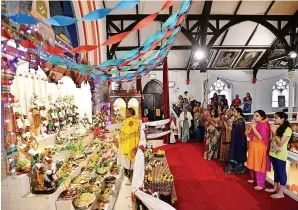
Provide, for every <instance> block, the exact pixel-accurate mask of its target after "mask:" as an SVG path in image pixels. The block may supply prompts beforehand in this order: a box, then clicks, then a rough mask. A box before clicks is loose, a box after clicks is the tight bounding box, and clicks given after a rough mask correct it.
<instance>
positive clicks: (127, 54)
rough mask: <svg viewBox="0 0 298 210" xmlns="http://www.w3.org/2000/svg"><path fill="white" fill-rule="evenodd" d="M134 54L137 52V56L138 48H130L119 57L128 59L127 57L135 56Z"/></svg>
mask: <svg viewBox="0 0 298 210" xmlns="http://www.w3.org/2000/svg"><path fill="white" fill-rule="evenodd" d="M136 54H137V56H138V55H139V48H136V49H133V50H130V51H128V52H126V53H125V54H123V55H122V56H120V58H121V59H128V58H129V57H132V56H135V55H136ZM137 56H136V57H137Z"/></svg>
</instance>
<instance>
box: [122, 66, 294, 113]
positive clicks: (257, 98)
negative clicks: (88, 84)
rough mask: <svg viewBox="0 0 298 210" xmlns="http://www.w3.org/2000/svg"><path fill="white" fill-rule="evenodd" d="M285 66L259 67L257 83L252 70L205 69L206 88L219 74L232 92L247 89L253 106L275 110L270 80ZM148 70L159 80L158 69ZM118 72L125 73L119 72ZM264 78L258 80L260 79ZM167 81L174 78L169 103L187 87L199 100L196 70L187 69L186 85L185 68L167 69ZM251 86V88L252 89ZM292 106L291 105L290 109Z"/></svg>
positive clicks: (242, 93)
mask: <svg viewBox="0 0 298 210" xmlns="http://www.w3.org/2000/svg"><path fill="white" fill-rule="evenodd" d="M287 72H288V71H287V70H260V71H259V73H258V76H257V79H258V81H257V83H256V84H255V85H254V84H252V82H251V80H252V71H251V70H214V71H212V70H210V71H209V70H208V72H207V78H208V81H209V82H208V89H209V88H210V86H211V85H212V83H214V82H215V81H216V79H217V78H218V77H219V78H222V79H226V80H228V81H230V83H231V84H232V93H233V95H235V94H236V93H237V94H239V95H240V97H241V98H242V97H244V96H245V94H246V93H247V92H249V93H250V94H251V96H252V98H253V110H255V109H263V110H264V111H266V112H272V111H276V109H272V106H271V104H272V101H271V99H272V86H273V84H274V83H275V82H276V81H277V80H279V79H280V78H282V77H288V74H287ZM150 74H156V78H155V79H156V80H159V81H160V82H162V80H163V76H162V71H152V72H151V73H150ZM121 75H125V73H124V74H121ZM267 78H271V79H268V80H264V81H261V80H262V79H267ZM149 81H150V79H149V74H148V75H146V76H144V77H143V78H142V86H143V88H144V87H145V85H146V83H147V82H149ZM169 81H175V83H176V86H175V87H174V88H170V91H169V94H170V103H172V102H175V101H176V100H177V98H178V96H179V95H183V92H184V91H185V90H187V91H188V92H190V93H191V94H193V95H194V97H195V98H196V99H197V100H198V101H202V96H201V76H200V72H199V71H191V74H190V85H186V71H183V70H177V71H169ZM237 81H248V82H237ZM295 83H296V84H298V70H296V74H295ZM130 86H131V84H130V83H124V84H122V87H123V89H129V87H130ZM176 88H179V90H178V92H177V93H175V92H174V90H175V89H176ZM254 89H255V90H254ZM297 91H298V90H297V85H296V97H295V103H294V105H295V107H296V106H298V96H297V93H298V92H297ZM294 110H295V109H294Z"/></svg>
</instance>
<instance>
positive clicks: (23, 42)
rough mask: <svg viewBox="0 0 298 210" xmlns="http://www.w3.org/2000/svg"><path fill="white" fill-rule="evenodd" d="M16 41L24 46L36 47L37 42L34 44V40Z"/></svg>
mask: <svg viewBox="0 0 298 210" xmlns="http://www.w3.org/2000/svg"><path fill="white" fill-rule="evenodd" d="M16 42H17V43H19V44H20V45H22V46H23V47H26V48H32V49H36V46H35V44H33V42H31V41H29V40H17V41H16Z"/></svg>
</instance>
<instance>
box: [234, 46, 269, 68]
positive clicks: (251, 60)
mask: <svg viewBox="0 0 298 210" xmlns="http://www.w3.org/2000/svg"><path fill="white" fill-rule="evenodd" d="M264 52H265V49H264V50H244V52H243V53H242V55H241V56H240V58H239V60H238V61H237V63H236V66H235V68H240V69H250V68H253V67H254V65H255V64H256V63H257V62H258V60H259V59H260V58H261V56H262V55H263V53H264Z"/></svg>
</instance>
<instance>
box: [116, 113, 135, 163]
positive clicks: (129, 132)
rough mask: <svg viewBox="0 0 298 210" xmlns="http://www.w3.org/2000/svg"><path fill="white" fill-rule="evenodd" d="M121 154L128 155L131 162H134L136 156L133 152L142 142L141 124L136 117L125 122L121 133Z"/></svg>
mask: <svg viewBox="0 0 298 210" xmlns="http://www.w3.org/2000/svg"><path fill="white" fill-rule="evenodd" d="M119 137H120V145H121V154H123V155H127V156H128V159H129V160H130V161H132V162H133V161H134V158H135V154H133V153H132V150H133V149H134V148H136V147H137V146H138V144H139V141H140V123H139V121H138V120H137V119H136V118H135V117H129V118H127V119H125V120H124V123H123V126H122V127H121V129H120V132H119Z"/></svg>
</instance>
